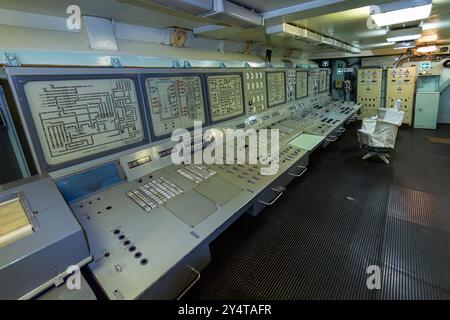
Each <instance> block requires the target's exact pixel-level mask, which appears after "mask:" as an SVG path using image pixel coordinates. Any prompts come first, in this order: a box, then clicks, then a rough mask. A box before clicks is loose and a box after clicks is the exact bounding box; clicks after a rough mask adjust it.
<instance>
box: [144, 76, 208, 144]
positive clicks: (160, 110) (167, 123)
mask: <svg viewBox="0 0 450 320" xmlns="http://www.w3.org/2000/svg"><path fill="white" fill-rule="evenodd" d="M145 86H146V90H147V97H148V106H149V108H150V118H151V126H150V128H151V129H152V133H153V136H154V137H155V138H160V137H165V136H168V135H170V134H171V133H172V131H174V130H175V129H178V128H184V129H188V128H192V127H194V121H200V122H201V123H205V119H206V117H205V106H204V96H203V84H202V79H201V77H200V76H180V77H149V78H146V79H145Z"/></svg>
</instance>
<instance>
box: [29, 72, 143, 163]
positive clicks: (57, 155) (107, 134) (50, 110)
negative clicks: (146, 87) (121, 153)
mask: <svg viewBox="0 0 450 320" xmlns="http://www.w3.org/2000/svg"><path fill="white" fill-rule="evenodd" d="M25 93H26V96H27V99H28V103H29V105H30V111H31V114H32V117H33V120H34V124H35V126H36V130H37V133H38V136H39V140H40V142H41V145H42V149H43V152H44V156H45V158H46V160H47V162H48V163H49V164H57V163H62V162H66V161H70V160H73V159H77V158H80V157H84V156H87V155H91V154H95V153H98V152H102V151H106V150H110V149H114V148H117V147H120V146H124V145H128V144H131V143H135V142H138V141H141V140H143V138H144V134H143V128H142V121H141V115H140V110H139V105H138V102H137V96H136V90H135V86H134V82H133V81H132V80H131V79H93V80H57V81H31V82H28V83H27V84H26V85H25Z"/></svg>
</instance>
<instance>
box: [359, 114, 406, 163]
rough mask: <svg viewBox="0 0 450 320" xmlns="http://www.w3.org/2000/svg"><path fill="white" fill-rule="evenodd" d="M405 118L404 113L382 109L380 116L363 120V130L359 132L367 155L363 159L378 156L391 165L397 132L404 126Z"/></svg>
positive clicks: (360, 141)
mask: <svg viewBox="0 0 450 320" xmlns="http://www.w3.org/2000/svg"><path fill="white" fill-rule="evenodd" d="M403 117H404V112H403V111H397V110H395V109H380V110H379V112H378V116H375V117H372V118H366V119H363V122H362V126H361V129H359V130H358V140H359V144H360V146H361V148H362V149H364V150H366V151H367V153H366V154H365V155H364V156H363V157H362V159H364V160H365V159H368V158H371V157H373V156H377V157H379V158H380V159H381V160H383V162H384V163H386V164H389V160H388V158H389V157H390V154H389V153H390V152H391V150H393V149H394V147H395V140H396V138H397V131H398V128H399V127H400V126H401V125H402V121H403Z"/></svg>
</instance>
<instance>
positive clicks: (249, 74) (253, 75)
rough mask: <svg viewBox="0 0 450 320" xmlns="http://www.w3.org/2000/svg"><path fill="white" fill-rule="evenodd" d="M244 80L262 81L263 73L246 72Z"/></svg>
mask: <svg viewBox="0 0 450 320" xmlns="http://www.w3.org/2000/svg"><path fill="white" fill-rule="evenodd" d="M245 78H246V79H247V80H248V79H251V80H253V79H262V78H263V73H262V72H247V73H246V74H245Z"/></svg>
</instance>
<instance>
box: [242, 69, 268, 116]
mask: <svg viewBox="0 0 450 320" xmlns="http://www.w3.org/2000/svg"><path fill="white" fill-rule="evenodd" d="M244 96H245V104H246V107H247V114H256V113H260V112H263V111H264V110H266V109H267V101H266V100H267V99H266V72H265V71H264V70H262V69H261V70H254V71H253V70H252V71H245V72H244Z"/></svg>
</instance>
